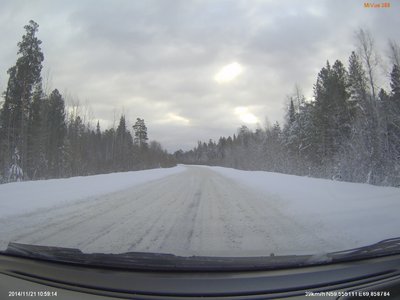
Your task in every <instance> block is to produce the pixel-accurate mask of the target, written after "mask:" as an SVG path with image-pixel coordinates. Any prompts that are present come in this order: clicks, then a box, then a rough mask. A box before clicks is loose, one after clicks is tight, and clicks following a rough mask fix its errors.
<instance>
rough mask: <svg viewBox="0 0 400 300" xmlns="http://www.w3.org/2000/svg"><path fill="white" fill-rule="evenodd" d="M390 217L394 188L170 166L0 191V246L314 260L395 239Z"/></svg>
mask: <svg viewBox="0 0 400 300" xmlns="http://www.w3.org/2000/svg"><path fill="white" fill-rule="evenodd" d="M399 211H400V189H397V188H389V187H376V186H371V185H366V184H354V183H344V182H335V181H330V180H324V179H314V178H307V177H299V176H291V175H283V174H277V173H269V172H254V171H239V170H234V169H228V168H221V167H205V166H178V167H175V168H171V169H157V170H148V171H139V172H127V173H116V174H108V175H97V176H89V177H76V178H70V179H58V180H47V181H36V182H23V183H13V184H6V185H0V248H3V249H4V248H5V247H6V246H7V244H8V242H9V241H14V242H20V243H28V244H37V245H49V246H61V247H73V248H79V249H81V250H83V251H85V252H105V253H121V252H127V251H148V252H162V253H173V254H177V255H217V256H253V255H269V254H270V253H274V254H275V255H286V254H315V253H321V252H331V251H337V250H344V249H349V248H354V247H358V246H363V245H367V244H371V243H374V242H377V241H380V240H382V239H385V238H391V237H397V236H400V218H399Z"/></svg>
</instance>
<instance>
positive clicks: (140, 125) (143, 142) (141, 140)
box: [133, 118, 148, 149]
mask: <svg viewBox="0 0 400 300" xmlns="http://www.w3.org/2000/svg"><path fill="white" fill-rule="evenodd" d="M133 131H134V132H135V138H134V143H135V145H137V146H138V147H139V148H140V149H145V148H147V146H148V145H147V140H148V138H147V127H146V124H145V123H144V120H143V119H140V118H137V119H136V123H135V125H133Z"/></svg>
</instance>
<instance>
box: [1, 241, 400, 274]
mask: <svg viewBox="0 0 400 300" xmlns="http://www.w3.org/2000/svg"><path fill="white" fill-rule="evenodd" d="M2 254H6V255H12V256H21V257H28V258H34V259H38V260H46V261H52V262H61V263H69V264H71V263H72V264H80V265H86V266H99V267H110V268H123V269H131V270H149V271H171V270H174V271H207V272H208V271H219V272H221V271H222V272H224V271H255V270H274V269H283V268H296V267H302V266H310V265H321V264H327V263H337V262H344V261H352V260H361V259H365V258H373V257H379V256H386V255H394V254H400V237H398V238H391V239H386V240H383V241H380V242H378V243H375V244H372V245H368V246H363V247H359V248H354V249H350V250H344V251H337V252H331V253H324V254H322V255H321V254H319V255H285V256H278V255H276V256H258V257H215V256H189V257H186V256H176V255H173V254H166V253H149V252H126V253H121V254H107V253H83V252H82V251H81V250H79V249H74V248H63V247H52V246H37V245H26V244H19V243H12V242H11V243H9V244H8V248H7V249H6V251H4V252H2Z"/></svg>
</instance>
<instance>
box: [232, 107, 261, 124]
mask: <svg viewBox="0 0 400 300" xmlns="http://www.w3.org/2000/svg"><path fill="white" fill-rule="evenodd" d="M235 114H236V115H237V116H238V117H239V119H240V121H242V122H244V123H246V124H256V123H257V122H258V118H257V117H256V116H255V115H253V114H252V113H251V112H250V111H249V108H248V107H244V106H238V107H236V108H235Z"/></svg>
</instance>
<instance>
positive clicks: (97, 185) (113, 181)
mask: <svg viewBox="0 0 400 300" xmlns="http://www.w3.org/2000/svg"><path fill="white" fill-rule="evenodd" d="M185 169H186V168H185V167H184V166H177V167H173V168H165V169H151V170H143V171H132V172H120V173H110V174H101V175H93V176H80V177H71V178H62V179H50V180H38V181H26V182H13V183H7V184H1V185H0V217H6V216H11V215H19V214H24V213H29V212H32V211H35V210H38V209H43V208H47V207H51V206H57V205H62V204H65V203H66V202H67V201H77V200H81V199H84V198H88V197H92V196H99V195H103V194H108V193H113V192H116V191H119V190H123V189H126V188H130V187H133V186H137V185H140V184H144V183H147V182H150V181H153V180H156V179H160V178H163V177H165V176H168V175H172V174H176V173H179V172H182V171H184V170H185Z"/></svg>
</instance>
